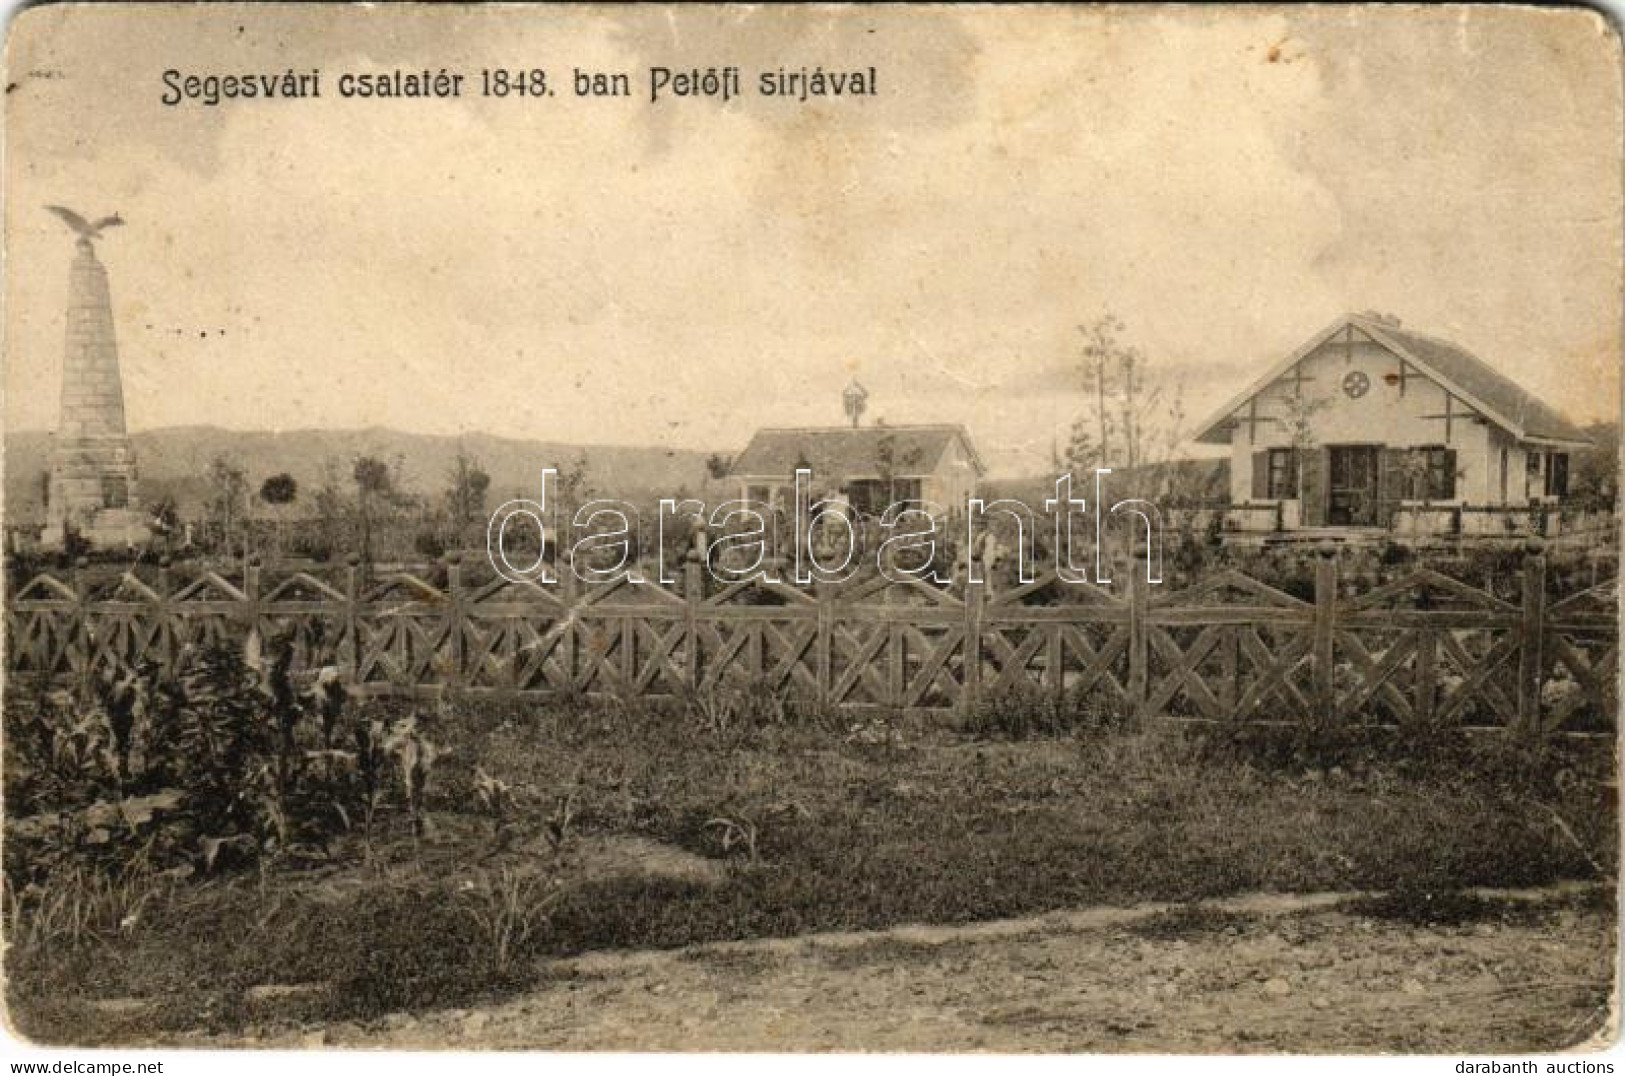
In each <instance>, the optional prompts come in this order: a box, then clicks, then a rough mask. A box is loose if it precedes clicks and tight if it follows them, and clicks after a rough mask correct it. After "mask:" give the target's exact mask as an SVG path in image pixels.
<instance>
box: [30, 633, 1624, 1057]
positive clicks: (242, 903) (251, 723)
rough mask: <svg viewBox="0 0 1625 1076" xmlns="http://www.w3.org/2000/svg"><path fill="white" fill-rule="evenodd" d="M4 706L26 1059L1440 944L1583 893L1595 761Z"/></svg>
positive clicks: (1003, 721) (1556, 754)
mask: <svg viewBox="0 0 1625 1076" xmlns="http://www.w3.org/2000/svg"><path fill="white" fill-rule="evenodd" d="M8 689H9V690H8V692H7V696H6V721H7V726H6V729H7V732H8V735H7V737H6V756H5V764H6V765H5V782H6V784H5V792H6V802H7V804H8V808H9V812H8V815H7V819H6V825H7V832H6V838H7V839H6V842H5V876H4V883H5V891H4V897H5V900H4V928H5V934H6V942H7V953H6V963H7V982H8V990H9V1002H10V1011H11V1013H12V1015H13V1018H14V1021H15V1022H16V1024H17V1026H18V1027H19V1028H20V1029H21V1030H22V1031H23V1032H24V1033H26V1034H28V1035H30V1036H33V1037H35V1038H37V1039H41V1040H44V1041H52V1042H75V1043H88V1042H91V1041H95V1042H106V1043H117V1042H129V1041H135V1040H151V1039H152V1038H154V1037H158V1038H163V1037H165V1036H171V1037H176V1036H182V1035H184V1034H187V1033H192V1032H197V1031H203V1032H221V1033H228V1034H241V1033H244V1032H247V1031H251V1030H252V1029H255V1028H258V1027H261V1026H263V1025H268V1024H275V1023H277V1022H278V1021H290V1020H323V1021H331V1020H344V1019H367V1018H371V1017H375V1016H379V1015H381V1014H384V1013H387V1012H391V1011H396V1010H403V1009H404V1010H414V1009H416V1010H421V1009H425V1008H431V1007H436V1006H467V1005H471V1004H477V1003H479V1002H480V1001H482V1000H485V999H490V998H494V997H498V996H501V995H502V994H505V993H510V992H512V991H516V990H521V989H534V988H541V989H545V988H546V987H547V983H548V980H549V975H550V972H549V968H550V966H552V965H551V962H552V961H553V960H554V959H555V958H560V957H567V956H571V955H574V954H578V953H581V952H583V951H587V950H597V949H613V948H643V947H676V946H684V945H690V944H695V943H704V942H712V941H724V940H730V939H740V938H751V937H764V936H784V935H792V934H799V933H805V932H809V931H822V930H851V929H864V928H878V927H884V926H890V925H895V924H900V923H908V922H926V923H944V924H947V923H965V922H974V921H978V920H985V919H992V918H999V917H1005V916H1014V915H1022V914H1029V913H1037V912H1042V911H1047V910H1052V909H1058V908H1064V907H1075V906H1084V905H1091V904H1114V905H1125V904H1132V903H1136V902H1141V901H1147V900H1155V901H1168V902H1189V901H1196V900H1200V899H1201V898H1205V897H1212V896H1220V895H1226V894H1234V893H1240V892H1248V891H1271V890H1273V891H1281V892H1291V891H1304V892H1308V891H1328V890H1348V891H1362V892H1373V893H1377V894H1382V895H1384V899H1385V900H1386V901H1387V903H1376V904H1371V905H1370V906H1369V907H1365V906H1362V909H1363V910H1359V909H1357V910H1359V912H1360V914H1373V915H1377V914H1397V915H1409V914H1411V911H1409V910H1408V909H1421V910H1423V911H1417V912H1416V914H1418V915H1423V914H1424V911H1425V909H1427V908H1433V909H1450V908H1456V909H1458V910H1459V909H1463V908H1465V909H1467V912H1471V910H1472V909H1471V907H1469V905H1471V901H1470V900H1469V899H1468V898H1466V897H1463V896H1461V894H1462V893H1463V892H1464V891H1465V890H1467V889H1469V888H1471V887H1477V886H1525V885H1536V884H1542V883H1547V882H1552V881H1557V880H1562V879H1597V878H1608V877H1611V876H1612V875H1613V873H1614V871H1615V870H1616V866H1615V845H1616V839H1615V834H1616V828H1615V827H1616V815H1615V810H1614V803H1613V796H1612V793H1611V791H1610V790H1611V788H1612V786H1611V784H1610V782H1611V780H1612V773H1613V770H1612V765H1613V763H1612V758H1611V756H1610V755H1609V754H1608V752H1607V751H1606V749H1598V748H1593V747H1588V746H1587V745H1586V744H1585V743H1582V742H1568V741H1563V742H1558V741H1553V742H1550V743H1543V744H1522V743H1520V742H1518V741H1516V740H1515V739H1514V738H1511V737H1505V736H1484V737H1477V738H1473V737H1465V736H1461V735H1454V736H1439V737H1436V738H1433V739H1426V738H1421V739H1419V738H1416V737H1414V736H1401V735H1399V734H1397V733H1395V732H1393V731H1391V730H1389V731H1383V730H1375V729H1364V730H1346V731H1345V732H1343V733H1341V734H1339V735H1335V736H1334V735H1331V734H1329V733H1327V732H1325V730H1320V731H1318V732H1314V731H1304V730H1290V729H1256V728H1255V729H1216V728H1201V727H1184V726H1169V725H1166V724H1154V725H1143V726H1142V725H1135V724H1134V723H1132V722H1129V721H1127V720H1126V719H1125V718H1124V717H1123V716H1122V715H1121V714H1120V713H1117V712H1114V710H1113V708H1112V707H1111V706H1109V705H1107V704H1104V703H1101V702H1099V701H1096V700H1091V699H1089V698H1086V697H1081V696H1077V697H1066V698H1061V699H1055V698H1051V697H1039V696H1037V695H1032V694H1017V695H1012V696H998V695H995V696H992V697H989V698H987V699H986V700H985V702H984V704H983V705H982V706H981V707H980V708H979V709H976V710H974V711H971V712H969V713H966V714H964V715H962V725H961V726H952V727H951V726H950V725H948V724H945V723H944V722H942V721H940V720H937V719H929V718H925V717H920V716H916V715H903V714H884V713H876V714H871V715H867V716H864V717H862V718H858V717H854V716H853V715H852V714H850V713H841V712H836V711H825V710H820V709H817V708H811V707H805V706H801V705H799V704H797V703H795V702H793V701H790V700H787V699H784V698H780V697H777V696H776V695H775V694H774V693H773V692H771V691H770V690H768V689H767V688H766V687H765V686H764V685H761V684H757V683H748V682H740V683H728V684H723V685H717V686H714V687H708V688H706V689H704V690H703V691H702V690H694V691H690V692H687V693H684V694H682V695H680V697H678V698H676V699H673V700H667V701H665V702H658V703H657V702H651V701H647V700H638V699H586V698H575V699H568V698H567V699H561V700H557V701H554V702H550V703H547V704H534V703H521V702H513V701H499V700H495V699H491V698H464V697H458V696H456V695H452V694H447V695H444V696H442V697H441V698H439V699H438V700H433V701H427V702H421V701H420V702H412V701H407V700H404V699H397V700H379V699H361V698H357V697H351V696H348V695H345V694H344V693H343V690H342V680H341V678H339V677H336V676H334V675H332V674H330V673H324V671H323V670H322V669H321V668H316V669H300V670H297V671H296V670H294V669H293V668H292V667H291V665H290V663H289V662H288V661H287V660H286V657H285V647H284V644H283V643H281V642H279V641H277V640H269V641H267V642H265V643H264V644H262V645H261V646H260V647H259V648H258V652H257V653H256V652H254V648H250V652H249V653H248V654H247V655H246V656H245V655H244V654H243V653H240V652H236V651H233V650H230V649H225V648H214V649H203V650H200V651H198V652H197V653H196V654H194V655H192V656H191V658H190V659H189V660H188V661H187V662H185V663H183V665H182V670H181V672H180V674H179V675H176V676H173V677H165V676H162V675H160V674H159V673H158V672H157V671H156V670H155V669H153V668H150V667H148V668H140V669H134V670H123V671H120V672H119V673H117V674H116V675H112V676H106V677H100V678H96V679H92V680H90V681H88V682H84V683H81V684H80V685H78V686H77V688H75V689H72V690H67V691H63V690H61V689H59V688H56V687H54V686H50V685H27V684H22V683H12V684H8ZM1609 899H1610V900H1611V895H1610V897H1609ZM1464 902H1465V903H1464ZM1450 914H1455V913H1454V912H1451V913H1450ZM1463 914H1467V913H1463ZM1486 914H1487V913H1486ZM1204 915H1205V913H1200V912H1185V913H1176V914H1171V915H1170V916H1169V917H1167V918H1166V919H1165V920H1160V921H1157V923H1156V926H1155V930H1157V931H1161V932H1167V933H1170V934H1176V935H1183V934H1193V933H1199V932H1201V931H1203V930H1206V929H1209V927H1211V926H1213V925H1214V924H1213V923H1210V922H1209V921H1208V919H1207V918H1204V917H1203V916H1204ZM267 988H277V989H270V990H268V989H267ZM120 999H123V1000H129V999H135V1003H131V1004H128V1005H111V1006H109V1003H110V1002H114V1001H119V1000H120ZM98 1006H103V1007H101V1008H98Z"/></svg>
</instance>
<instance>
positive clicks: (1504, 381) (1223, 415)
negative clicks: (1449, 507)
mask: <svg viewBox="0 0 1625 1076" xmlns="http://www.w3.org/2000/svg"><path fill="white" fill-rule="evenodd" d="M1350 325H1352V326H1354V327H1355V328H1356V329H1359V330H1360V331H1361V332H1362V333H1364V334H1365V335H1366V336H1368V337H1370V338H1371V339H1372V340H1375V341H1376V342H1377V343H1378V344H1381V345H1382V346H1383V347H1385V348H1387V349H1388V350H1389V351H1392V352H1393V353H1394V354H1395V355H1397V356H1399V357H1400V358H1402V359H1404V360H1405V361H1406V362H1409V363H1410V364H1411V365H1412V366H1415V367H1416V368H1417V369H1419V370H1421V371H1422V372H1423V373H1424V374H1427V375H1428V376H1430V377H1432V378H1433V379H1434V380H1435V381H1437V382H1438V383H1439V384H1440V385H1442V386H1443V387H1444V388H1445V389H1447V390H1448V391H1450V392H1453V393H1454V394H1456V395H1457V396H1459V397H1460V398H1461V399H1463V400H1465V401H1466V402H1467V403H1468V404H1469V405H1471V406H1472V407H1474V408H1476V409H1477V410H1479V411H1481V412H1482V413H1483V414H1484V417H1486V418H1488V419H1489V420H1491V421H1492V422H1495V423H1496V424H1497V425H1499V426H1501V427H1502V428H1503V429H1505V430H1507V431H1508V432H1509V433H1511V434H1512V435H1513V436H1515V437H1517V438H1518V439H1519V440H1544V441H1556V442H1562V443H1566V444H1573V445H1576V446H1582V447H1583V446H1585V445H1589V444H1590V443H1591V438H1589V437H1587V436H1586V434H1585V432H1584V431H1583V430H1581V429H1580V428H1579V427H1578V426H1576V425H1575V424H1574V423H1572V422H1570V421H1569V420H1568V419H1566V418H1564V417H1563V416H1562V415H1561V414H1559V413H1558V412H1557V411H1556V410H1555V409H1554V408H1552V407H1551V406H1550V405H1548V404H1547V403H1546V402H1545V401H1543V400H1541V399H1540V398H1538V397H1536V396H1535V395H1533V394H1532V393H1530V392H1529V391H1528V390H1527V389H1525V388H1524V387H1523V386H1522V385H1519V384H1518V383H1517V382H1515V381H1513V380H1512V379H1511V378H1509V377H1507V376H1506V375H1505V374H1503V373H1501V372H1500V371H1499V370H1497V369H1496V368H1495V367H1493V366H1491V365H1490V364H1489V363H1487V362H1485V361H1484V360H1483V359H1481V358H1479V357H1478V356H1477V355H1474V354H1473V353H1472V352H1470V351H1468V350H1467V349H1466V348H1464V347H1462V346H1461V345H1460V344H1455V343H1452V342H1451V341H1449V340H1443V339H1440V338H1439V337H1436V336H1430V335H1428V334H1426V333H1419V332H1416V331H1415V330H1414V329H1406V328H1401V327H1400V326H1399V325H1397V324H1395V323H1393V322H1391V321H1388V320H1384V319H1380V318H1375V317H1371V316H1369V315H1365V314H1350V315H1347V316H1346V317H1343V318H1341V319H1339V320H1338V321H1337V322H1335V323H1333V324H1332V325H1331V326H1330V327H1329V328H1327V329H1326V330H1325V331H1323V332H1321V333H1319V334H1317V335H1316V336H1315V337H1314V338H1313V339H1311V340H1310V341H1309V342H1308V343H1307V344H1305V345H1304V346H1303V347H1300V348H1299V349H1298V350H1297V351H1294V352H1293V353H1292V354H1290V355H1288V356H1287V357H1286V358H1284V359H1282V360H1281V361H1280V362H1278V363H1276V364H1275V365H1273V366H1271V367H1270V368H1269V369H1268V370H1266V371H1265V372H1264V374H1263V376H1261V377H1260V378H1258V379H1257V380H1256V381H1254V382H1253V383H1252V385H1250V386H1249V387H1248V388H1247V389H1246V390H1245V391H1244V392H1242V393H1241V394H1239V395H1238V396H1236V397H1235V398H1233V399H1232V400H1230V401H1229V402H1228V403H1226V404H1225V405H1224V407H1223V408H1221V409H1220V410H1218V411H1217V412H1215V413H1214V414H1213V415H1212V416H1211V417H1210V418H1209V419H1208V420H1207V421H1206V422H1204V423H1202V425H1200V426H1199V427H1197V431H1196V437H1195V440H1197V441H1201V442H1205V443H1208V444H1222V443H1224V441H1225V440H1226V438H1225V436H1224V433H1225V429H1224V427H1225V424H1226V423H1227V422H1228V421H1229V420H1230V418H1231V416H1232V415H1233V414H1234V413H1235V411H1236V409H1237V408H1239V407H1240V406H1241V405H1242V404H1244V403H1246V402H1247V400H1249V399H1251V398H1252V397H1253V396H1255V395H1257V394H1258V393H1259V392H1262V391H1263V390H1264V389H1265V388H1267V387H1268V386H1269V385H1270V384H1272V383H1273V382H1274V381H1275V380H1276V379H1277V378H1279V377H1280V376H1281V375H1283V374H1284V373H1286V372H1287V371H1288V370H1290V369H1291V368H1292V367H1293V366H1294V365H1295V364H1297V363H1298V362H1299V361H1300V360H1301V359H1303V357H1304V356H1306V355H1308V354H1309V353H1310V352H1311V351H1313V350H1315V349H1316V348H1317V347H1319V346H1320V345H1321V344H1323V343H1325V342H1326V341H1327V340H1329V339H1331V338H1332V337H1333V336H1335V335H1336V334H1337V333H1339V332H1341V331H1343V329H1344V328H1346V327H1348V326H1350Z"/></svg>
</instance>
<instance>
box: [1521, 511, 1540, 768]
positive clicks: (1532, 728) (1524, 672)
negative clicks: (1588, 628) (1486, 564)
mask: <svg viewBox="0 0 1625 1076" xmlns="http://www.w3.org/2000/svg"><path fill="white" fill-rule="evenodd" d="M1545 620H1546V547H1545V544H1544V543H1543V542H1541V541H1540V540H1539V539H1538V538H1531V539H1530V540H1529V542H1528V544H1527V545H1526V546H1525V547H1524V558H1523V617H1522V621H1521V623H1520V624H1519V626H1518V627H1519V635H1520V639H1519V646H1518V731H1519V732H1520V733H1522V734H1523V735H1526V736H1537V735H1539V734H1540V731H1541V730H1540V689H1541V681H1542V679H1543V678H1544V675H1545V654H1544V652H1543V651H1544V645H1545V630H1546V625H1545Z"/></svg>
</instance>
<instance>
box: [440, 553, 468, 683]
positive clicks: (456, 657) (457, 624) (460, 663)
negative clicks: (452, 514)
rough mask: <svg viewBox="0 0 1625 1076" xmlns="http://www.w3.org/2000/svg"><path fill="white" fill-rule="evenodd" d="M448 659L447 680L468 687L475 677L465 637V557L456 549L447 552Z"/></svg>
mask: <svg viewBox="0 0 1625 1076" xmlns="http://www.w3.org/2000/svg"><path fill="white" fill-rule="evenodd" d="M446 599H447V617H448V620H447V625H446V652H447V653H446V660H447V663H448V664H449V665H450V668H449V669H448V670H447V674H446V681H447V684H448V686H450V687H453V688H461V687H466V686H467V685H468V684H469V683H470V682H471V681H472V680H473V677H472V676H471V675H470V674H469V669H468V656H467V647H466V646H464V642H465V640H464V639H463V616H464V613H465V610H464V608H463V558H462V555H461V554H459V553H458V552H457V551H456V550H452V551H451V552H449V553H447V554H446Z"/></svg>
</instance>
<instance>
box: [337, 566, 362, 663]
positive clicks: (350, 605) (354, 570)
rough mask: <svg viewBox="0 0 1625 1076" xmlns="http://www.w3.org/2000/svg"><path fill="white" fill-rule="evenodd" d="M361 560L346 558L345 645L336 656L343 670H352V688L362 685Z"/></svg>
mask: <svg viewBox="0 0 1625 1076" xmlns="http://www.w3.org/2000/svg"><path fill="white" fill-rule="evenodd" d="M360 563H361V558H360V557H359V556H357V555H356V554H354V553H351V554H349V555H347V556H346V557H345V558H344V644H343V646H341V647H339V648H338V652H337V653H336V654H335V655H334V657H336V658H337V659H338V663H339V666H340V667H341V668H347V669H349V670H350V685H349V686H350V687H352V688H354V687H359V686H360V685H361V680H362V677H361V656H362V649H361V617H360V616H359V613H358V606H359V604H360V601H361V569H360Z"/></svg>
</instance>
